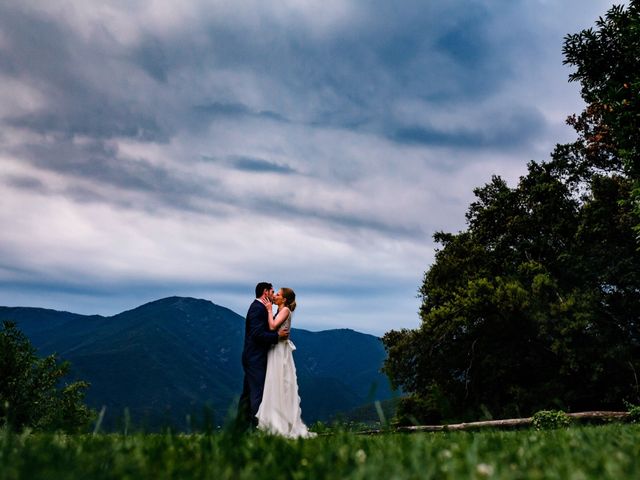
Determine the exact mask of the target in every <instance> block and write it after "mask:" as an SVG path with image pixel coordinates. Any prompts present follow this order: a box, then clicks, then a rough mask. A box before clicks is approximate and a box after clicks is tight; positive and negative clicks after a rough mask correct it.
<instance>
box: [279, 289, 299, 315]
mask: <svg viewBox="0 0 640 480" xmlns="http://www.w3.org/2000/svg"><path fill="white" fill-rule="evenodd" d="M282 296H283V297H284V306H285V307H289V310H291V311H292V312H293V311H294V310H295V309H296V292H294V291H293V290H291V289H290V288H286V287H282Z"/></svg>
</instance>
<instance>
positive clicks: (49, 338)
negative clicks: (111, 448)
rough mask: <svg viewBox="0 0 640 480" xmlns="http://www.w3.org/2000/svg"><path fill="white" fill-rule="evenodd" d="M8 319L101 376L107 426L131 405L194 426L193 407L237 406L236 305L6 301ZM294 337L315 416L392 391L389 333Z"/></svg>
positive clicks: (87, 373)
mask: <svg viewBox="0 0 640 480" xmlns="http://www.w3.org/2000/svg"><path fill="white" fill-rule="evenodd" d="M0 320H13V321H15V322H16V323H17V324H18V327H19V328H20V329H21V330H22V331H23V332H24V333H25V335H27V336H28V337H29V339H30V340H31V342H32V343H33V345H34V346H35V347H36V348H37V349H38V353H39V355H41V356H44V355H48V354H51V353H56V354H57V355H58V356H59V357H60V358H62V359H63V360H68V361H69V362H70V363H71V366H72V369H71V376H72V378H73V379H76V378H78V379H83V380H87V381H89V382H90V383H91V387H90V388H89V390H88V391H87V396H86V400H87V403H88V404H89V405H90V406H92V407H94V408H96V409H100V408H101V407H102V406H105V407H106V415H105V425H106V426H107V427H111V428H113V427H115V426H116V425H117V424H118V422H120V421H121V419H122V417H123V412H124V410H125V408H127V409H128V410H129V412H130V416H131V419H132V421H133V422H134V423H136V424H137V425H140V426H144V427H145V428H157V427H159V426H162V425H172V426H174V427H175V428H179V429H184V428H188V425H187V420H186V419H187V415H190V416H191V418H193V419H194V420H193V421H194V422H197V421H198V420H197V419H199V418H202V414H203V410H204V409H205V408H209V409H211V410H212V413H213V415H214V418H215V421H216V422H217V423H222V422H223V421H224V419H225V418H226V417H227V415H229V413H235V410H234V403H235V402H236V401H237V397H238V396H239V395H240V392H241V391H242V378H243V372H242V365H241V361H240V358H241V353H242V343H243V339H244V318H243V317H241V316H240V315H238V314H237V313H234V312H233V311H231V310H229V309H228V308H225V307H221V306H219V305H215V304H214V303H212V302H209V301H207V300H199V299H194V298H185V297H169V298H164V299H161V300H156V301H154V302H150V303H147V304H145V305H142V306H140V307H137V308H135V309H133V310H129V311H126V312H122V313H119V314H117V315H114V316H111V317H103V316H100V315H91V316H87V315H78V314H74V313H68V312H59V311H55V310H47V309H41V308H26V307H0ZM294 321H295V319H294ZM291 340H292V341H293V342H294V343H295V345H296V347H297V350H296V351H295V352H294V359H295V362H296V368H297V372H298V382H299V386H300V396H301V399H302V414H303V418H304V420H305V421H306V422H307V423H312V422H314V421H316V420H327V419H329V418H331V417H334V416H336V415H337V414H339V413H340V412H345V411H350V410H353V409H355V408H358V407H360V406H362V405H364V404H367V403H371V402H372V401H373V400H385V399H388V398H390V397H391V396H392V395H391V390H390V386H389V383H388V380H387V378H386V377H385V376H384V375H383V374H381V373H380V372H379V370H380V367H381V366H382V362H383V360H384V357H385V352H384V348H383V346H382V342H381V341H380V339H379V338H377V337H374V336H372V335H366V334H363V333H359V332H356V331H353V330H348V329H340V330H327V331H322V332H310V331H307V330H301V329H295V328H293V329H292V331H291Z"/></svg>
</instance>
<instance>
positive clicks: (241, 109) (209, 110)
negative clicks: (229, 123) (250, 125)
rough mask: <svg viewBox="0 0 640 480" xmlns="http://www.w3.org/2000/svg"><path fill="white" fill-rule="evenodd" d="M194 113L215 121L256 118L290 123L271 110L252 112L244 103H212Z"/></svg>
mask: <svg viewBox="0 0 640 480" xmlns="http://www.w3.org/2000/svg"><path fill="white" fill-rule="evenodd" d="M193 111H194V112H195V113H196V115H198V116H199V117H205V118H210V119H214V118H216V117H256V118H262V119H267V120H273V121H276V122H284V123H288V122H289V120H288V119H287V118H285V117H283V116H282V115H280V114H279V113H276V112H272V111H269V110H252V109H251V108H249V107H248V106H247V105H244V104H242V103H225V102H212V103H208V104H204V105H196V106H195V107H193Z"/></svg>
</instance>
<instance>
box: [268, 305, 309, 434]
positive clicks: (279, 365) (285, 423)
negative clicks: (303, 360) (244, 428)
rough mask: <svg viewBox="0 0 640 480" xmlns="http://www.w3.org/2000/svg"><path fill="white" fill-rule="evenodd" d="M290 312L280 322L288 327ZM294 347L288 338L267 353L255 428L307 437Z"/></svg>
mask: <svg viewBox="0 0 640 480" xmlns="http://www.w3.org/2000/svg"><path fill="white" fill-rule="evenodd" d="M290 326H291V314H289V318H287V320H285V321H284V323H283V324H282V325H281V326H280V328H281V329H283V328H290ZM295 349H296V347H295V345H294V344H293V342H292V341H291V340H281V341H279V342H278V343H277V344H275V345H274V346H273V347H271V350H269V353H268V354H267V374H266V377H265V381H264V391H263V393H262V403H261V404H260V408H258V413H257V414H256V417H257V418H258V428H259V429H260V430H264V431H266V432H269V433H273V434H277V435H282V436H284V437H287V438H299V437H303V438H309V437H315V436H316V434H315V433H313V432H310V431H309V430H308V429H307V426H306V425H305V424H304V422H303V421H302V417H301V414H302V411H301V409H300V397H299V396H298V379H297V377H296V366H295V364H294V363H293V351H294V350H295Z"/></svg>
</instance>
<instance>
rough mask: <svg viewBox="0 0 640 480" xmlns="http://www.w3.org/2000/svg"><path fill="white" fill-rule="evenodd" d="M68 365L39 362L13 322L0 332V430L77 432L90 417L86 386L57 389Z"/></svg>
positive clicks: (48, 359)
mask: <svg viewBox="0 0 640 480" xmlns="http://www.w3.org/2000/svg"><path fill="white" fill-rule="evenodd" d="M69 367H70V365H69V363H68V362H59V361H58V359H57V358H56V356H55V355H49V356H47V357H45V358H39V357H38V356H37V355H36V350H35V348H34V347H33V345H31V342H29V339H28V338H27V337H25V335H24V334H23V333H22V332H21V331H20V330H18V328H17V326H16V324H15V323H14V322H9V321H3V322H2V328H0V427H2V426H7V427H8V428H10V429H12V430H22V429H24V428H25V427H30V428H34V429H37V430H58V429H60V430H65V431H71V432H73V431H78V430H82V429H83V428H85V427H86V426H87V425H88V423H89V422H90V420H91V419H92V418H93V416H94V412H93V411H92V410H90V409H89V408H88V407H87V406H86V405H85V404H84V403H83V399H84V390H85V389H86V388H87V387H88V386H89V384H88V383H87V382H83V381H77V382H72V383H68V384H64V385H61V381H62V379H63V378H64V377H65V376H66V375H67V374H68V371H69Z"/></svg>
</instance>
